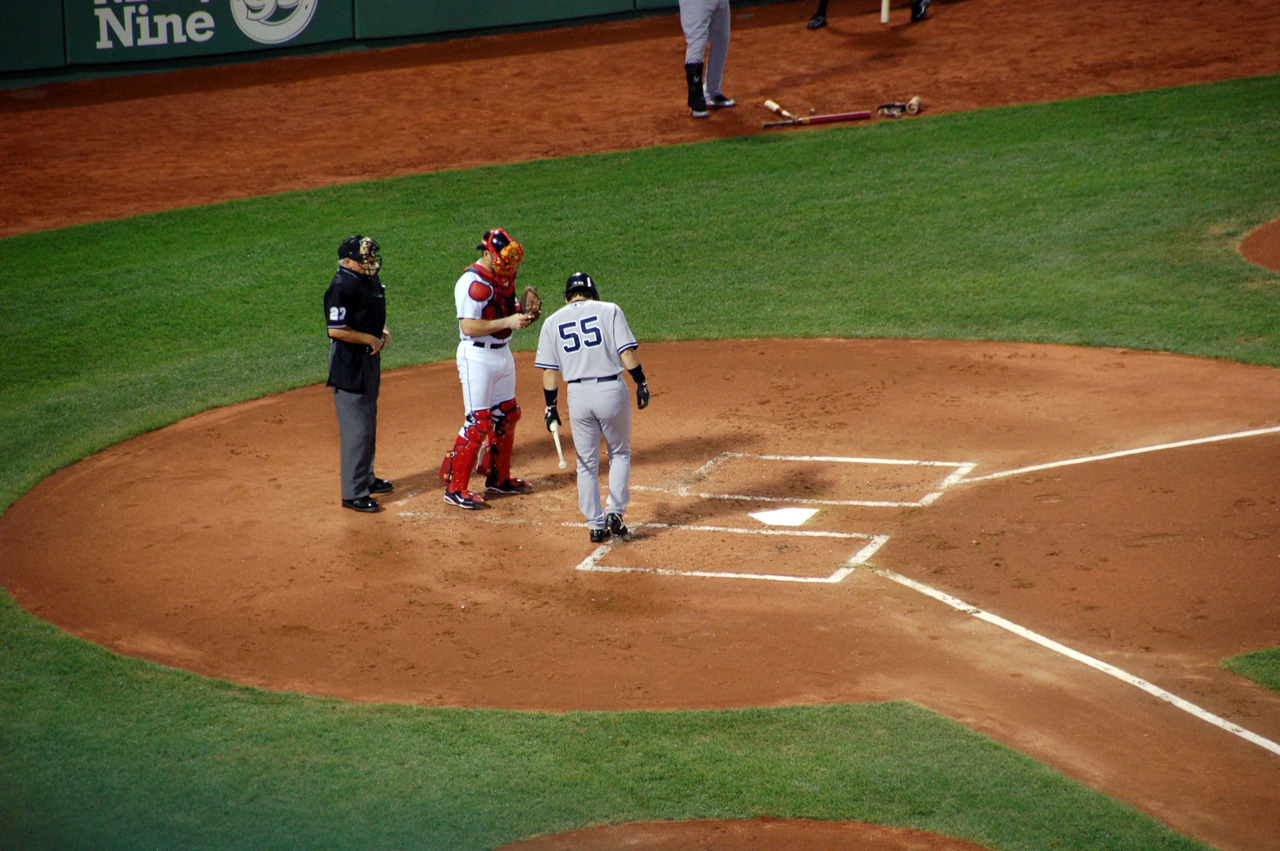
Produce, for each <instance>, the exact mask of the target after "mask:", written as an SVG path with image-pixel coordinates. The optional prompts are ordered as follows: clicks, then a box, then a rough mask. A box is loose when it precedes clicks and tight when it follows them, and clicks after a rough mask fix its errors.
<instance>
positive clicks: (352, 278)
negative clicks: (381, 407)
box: [324, 234, 393, 513]
mask: <svg viewBox="0 0 1280 851" xmlns="http://www.w3.org/2000/svg"><path fill="white" fill-rule="evenodd" d="M380 250H381V249H380V248H379V247H378V243H376V242H374V241H373V240H372V239H370V238H369V237H367V236H360V235H358V234H357V235H356V236H349V237H347V238H346V239H344V240H343V241H342V243H341V244H340V245H339V246H338V271H337V273H336V274H335V275H334V276H333V283H331V284H329V289H328V290H327V291H326V292H325V294H324V312H325V317H326V319H327V321H328V325H329V339H330V343H329V381H328V385H329V386H330V387H332V388H333V405H334V407H335V408H336V409H337V412H338V431H339V433H340V435H341V445H342V505H343V507H345V508H350V509H351V510H352V511H362V512H366V513H371V512H374V511H378V510H379V508H380V507H379V505H378V501H377V500H376V499H374V498H373V494H378V493H390V492H391V490H392V489H393V485H392V484H391V482H389V481H387V480H386V479H379V478H378V477H377V476H375V475H374V474H373V455H374V449H375V448H376V445H377V440H378V390H379V389H380V387H381V384H382V355H381V352H382V350H383V349H385V348H386V347H387V346H388V345H389V344H390V343H391V332H390V331H389V330H387V295H386V292H387V290H386V287H384V286H383V285H382V280H381V279H380V278H379V277H378V270H379V269H381V268H382V255H381V254H380V253H379V252H380Z"/></svg>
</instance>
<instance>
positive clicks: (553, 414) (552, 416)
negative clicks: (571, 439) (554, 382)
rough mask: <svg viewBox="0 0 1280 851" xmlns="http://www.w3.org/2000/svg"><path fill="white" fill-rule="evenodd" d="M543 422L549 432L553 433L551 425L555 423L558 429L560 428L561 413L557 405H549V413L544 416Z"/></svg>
mask: <svg viewBox="0 0 1280 851" xmlns="http://www.w3.org/2000/svg"><path fill="white" fill-rule="evenodd" d="M542 421H543V422H544V423H546V424H547V431H551V424H552V423H555V424H556V427H557V428H558V427H559V426H560V412H559V411H557V410H556V406H555V405H548V406H547V411H546V413H544V414H543V415H542Z"/></svg>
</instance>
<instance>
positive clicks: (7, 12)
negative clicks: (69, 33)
mask: <svg viewBox="0 0 1280 851" xmlns="http://www.w3.org/2000/svg"><path fill="white" fill-rule="evenodd" d="M65 64H66V56H65V55H64V53H63V45H62V6H61V5H59V4H58V3H56V2H43V3H36V2H24V1H23V0H0V74H3V73H5V72H7V71H25V70H37V69H41V68H60V67H62V66H63V65H65Z"/></svg>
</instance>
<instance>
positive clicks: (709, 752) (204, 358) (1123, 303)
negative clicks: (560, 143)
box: [0, 77, 1280, 851]
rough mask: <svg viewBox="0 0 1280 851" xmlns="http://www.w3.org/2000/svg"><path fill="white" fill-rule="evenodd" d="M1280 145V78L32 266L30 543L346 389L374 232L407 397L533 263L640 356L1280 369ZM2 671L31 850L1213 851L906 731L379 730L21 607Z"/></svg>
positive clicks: (23, 373)
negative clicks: (839, 847)
mask: <svg viewBox="0 0 1280 851" xmlns="http://www.w3.org/2000/svg"><path fill="white" fill-rule="evenodd" d="M1239 103H1250V104H1252V107H1251V108H1250V109H1249V110H1241V109H1239V107H1238V104H1239ZM1277 138H1280V77H1263V78H1252V79H1245V80H1240V81H1234V82H1230V83H1224V84H1218V85H1212V86H1199V87H1187V88H1179V89H1171V90H1162V91H1156V92H1149V93H1143V94H1137V95H1125V96H1115V97H1106V98H1094V99H1087V100H1079V101H1070V102H1062V103H1054V104H1044V105H1037V106H1028V107H1018V108H1008V109H998V110H983V111H976V112H971V113H963V114H955V115H943V116H922V117H918V118H912V119H904V120H900V121H896V122H877V123H874V124H868V125H862V126H854V125H849V126H837V127H832V128H829V129H825V130H814V131H806V132H791V131H784V132H779V133H776V134H772V135H760V136H754V137H750V138H744V139H732V140H725V141H718V142H713V143H704V144H698V145H686V146H677V147H670V148H661V149H647V150H641V151H635V152H630V153H625V154H615V155H608V156H589V157H586V156H584V157H573V158H566V159H560V160H549V161H542V162H535V163H529V164H523V165H515V166H504V167H493V168H484V169H474V170H467V171H456V172H444V173H436V174H430V175H424V176H419V177H413V178H405V179H398V180H387V181H376V182H370V183H364V184H359V185H356V186H351V187H343V188H333V189H325V190H319V191H313V192H304V193H293V194H287V195H280V196H273V197H268V198H261V199H255V200H251V201H243V202H234V203H226V204H219V205H214V206H209V207H202V208H198V209H192V210H186V211H179V212H174V213H165V214H157V215H150V216H143V217H138V218H132V219H127V220H121V221H113V222H105V223H101V224H95V225H89V226H83V227H75V228H68V229H64V230H57V231H51V232H46V233H40V234H33V235H26V236H19V237H13V238H9V239H4V240H0V262H2V263H3V268H5V269H6V270H8V271H9V274H8V275H7V276H5V278H4V280H3V281H0V290H2V291H3V297H4V304H5V310H4V311H3V312H2V315H0V332H3V335H4V346H3V349H2V350H0V471H2V472H0V506H5V507H7V506H8V505H9V504H10V503H12V501H13V500H14V499H16V498H17V497H18V496H19V495H20V494H21V493H23V492H25V491H26V490H28V489H29V488H30V487H31V486H33V485H34V484H35V483H36V482H37V481H39V480H40V479H41V478H43V477H44V476H46V475H48V474H49V473H50V472H51V471H52V470H54V469H56V468H58V467H59V466H63V465H65V464H68V463H71V462H73V461H75V460H76V459H78V458H80V457H83V456H84V455H85V454H87V453H89V452H92V451H94V450H97V449H99V448H102V447H104V446H107V445H109V444H111V443H114V442H117V441H119V440H122V439H124V438H127V437H129V436H132V435H134V434H137V433H139V432H142V431H145V430H148V429H152V428H157V427H160V426H163V425H165V424H168V423H170V422H173V421H175V420H176V419H179V418H181V417H183V416H186V415H189V414H191V413H194V412H196V411H199V410H203V409H205V408H208V407H211V406H216V405H222V404H228V403H233V402H237V401H241V400H245V399H249V398H254V397H258V396H261V395H264V394H267V393H270V392H274V391H278V390H282V389H285V388H289V387H294V386H299V385H303V384H309V383H314V382H320V381H323V379H324V355H325V351H326V345H327V344H326V337H325V334H324V330H323V314H322V310H321V296H322V294H323V291H324V288H325V286H326V285H327V283H328V280H329V278H330V277H331V275H332V269H333V266H334V263H335V262H336V255H335V250H336V246H337V244H338V242H339V240H340V239H341V238H342V237H343V236H346V235H348V234H350V233H352V232H355V231H361V232H364V233H367V234H370V235H372V236H374V237H376V238H377V239H378V240H379V242H380V243H381V244H382V246H383V253H384V259H385V267H384V271H385V275H384V279H385V281H386V283H387V284H388V288H389V291H388V296H389V299H390V311H391V314H390V315H391V318H390V324H391V326H392V328H393V330H394V332H395V345H394V346H393V347H392V348H391V349H390V350H389V351H388V357H387V364H388V365H389V366H391V367H396V366H404V365H408V364H413V363H420V362H428V361H435V360H441V359H445V358H448V357H451V355H452V351H453V349H454V346H455V344H456V324H455V321H454V319H453V305H452V295H451V292H452V286H453V282H454V281H455V280H456V278H457V276H458V274H459V273H460V272H461V270H462V268H463V267H464V266H465V265H466V264H467V263H468V262H470V261H471V260H472V259H474V258H475V256H476V253H475V252H474V251H473V250H472V247H473V246H474V245H475V244H476V241H477V240H478V238H479V236H480V234H481V232H482V231H483V230H485V229H486V228H489V227H494V226H499V225H500V226H504V227H506V228H508V229H509V230H510V231H511V232H512V233H513V235H515V237H516V238H517V239H520V240H521V241H523V242H524V243H525V245H526V262H525V265H524V267H523V269H522V272H521V282H522V283H534V284H537V285H538V286H539V287H540V289H542V291H543V293H544V296H545V295H550V296H551V301H554V298H555V296H556V294H557V291H558V289H559V288H560V287H561V286H562V285H563V281H564V278H565V277H566V276H567V275H568V274H569V273H570V272H572V271H575V270H578V269H581V270H585V271H588V272H590V273H591V274H592V275H593V276H594V277H595V278H596V280H597V282H598V283H599V285H600V287H601V290H602V294H603V296H604V297H605V298H607V299H611V300H615V299H616V300H618V301H620V302H622V303H623V304H625V305H626V307H627V312H628V317H629V318H630V319H631V324H632V327H633V329H634V330H635V331H636V333H637V335H638V336H639V337H640V338H641V340H659V339H663V340H676V339H693V338H736V337H768V336H789V337H794V336H841V337H855V336H856V337H866V336H876V337H938V338H957V339H959V338H966V339H994V340H1020V341H1036V342H1049V343H1069V344H1080V345H1091V346H1126V347H1134V348H1142V349H1154V350H1167V351H1175V352H1182V353H1186V354H1192V355H1200V356H1206V357H1215V358H1228V359H1233V360H1238V361H1243V362H1247V363H1256V364H1265V365H1269V366H1280V321H1278V318H1280V313H1278V312H1277V310H1278V308H1280V275H1277V274H1275V273H1272V272H1268V271H1265V270H1261V269H1258V268H1256V267H1253V266H1251V265H1249V264H1248V263H1246V262H1245V261H1244V260H1243V259H1242V258H1241V257H1240V256H1239V254H1238V252H1237V246H1238V243H1239V240H1240V239H1241V238H1242V237H1243V236H1244V235H1245V234H1246V233H1247V232H1248V231H1249V230H1250V229H1252V228H1253V227H1255V226H1257V225H1258V224H1260V223H1262V222H1264V221H1267V220H1269V219H1271V218H1274V217H1276V216H1280V199H1277V197H1276V194H1275V187H1276V186H1280V158H1278V157H1276V156H1275V153H1274V148H1275V140H1276V139H1277ZM520 340H521V342H520V345H523V346H525V347H529V346H531V345H532V344H533V342H534V341H533V339H532V338H530V337H524V338H520ZM751 378H752V376H750V375H744V376H743V383H744V386H745V387H750V384H751ZM650 379H651V380H652V381H655V382H658V383H661V377H660V376H650ZM0 645H2V646H3V654H2V655H0V713H2V715H3V720H2V721H0V848H14V849H16V848H95V849H96V848H113V847H120V848H145V847H164V848H168V847H183V848H230V847H236V848H248V847H252V848H277V847H278V848H383V847H386V848H391V847H395V848H399V847H415V848H429V849H437V848H438V849H457V848H477V849H479V848H489V847H493V846H494V845H496V844H499V843H501V842H505V841H510V840H513V839H516V838H519V837H522V836H527V835H530V834H536V833H546V832H552V831H559V830H564V829H569V828H572V827H578V826H582V825H585V824H589V823H594V822H602V821H627V820H634V819H650V818H695V817H748V816H756V815H780V816H783V815H785V816H797V817H814V818H841V819H843V818H852V819H862V820H868V821H876V822H883V823H887V824H896V825H906V826H913V827H920V828H924V829H928V830H937V831H941V832H944V833H948V834H951V835H954V836H959V837H964V838H968V839H971V840H973V841H976V842H980V843H982V844H985V845H988V846H990V847H991V848H995V849H1002V850H1003V849H1056V848H1061V849H1072V850H1073V851H1086V849H1090V850H1091V849H1096V848H1101V847H1106V848H1108V849H1153V848H1160V849H1174V848H1192V847H1199V846H1197V845H1196V844H1194V843H1191V842H1189V841H1187V840H1185V839H1183V838H1181V837H1177V836H1175V835H1173V834H1170V833H1169V832H1168V831H1166V830H1164V829H1163V828H1161V827H1160V826H1159V825H1156V824H1154V823H1153V822H1151V821H1150V820H1148V819H1146V818H1145V817H1142V816H1140V815H1139V814H1137V813H1135V812H1134V811H1132V810H1131V809H1129V808H1127V807H1124V806H1121V805H1119V804H1117V803H1116V802H1114V801H1111V800H1109V799H1106V798H1104V797H1103V796H1100V795H1097V794H1095V793H1093V792H1091V791H1089V790H1087V789H1084V788H1082V787H1080V786H1079V785H1077V784H1074V783H1072V782H1069V781H1066V780H1064V779H1063V778H1061V777H1060V776H1058V775H1056V774H1054V773H1052V772H1049V771H1047V770H1045V769H1044V768H1042V767H1041V766H1038V765H1036V764H1035V763H1032V762H1030V761H1029V760H1026V759H1024V758H1022V757H1020V756H1018V755H1017V754H1013V753H1011V752H1009V751H1007V750H1006V749H1004V748H1001V747H998V746H996V745H993V744H992V743H991V742H989V741H988V740H986V739H984V738H982V737H980V736H976V735H974V734H972V733H970V732H968V731H966V730H964V729H963V728H961V727H959V726H958V725H956V724H953V723H951V722H949V721H947V720H945V719H941V718H938V717H937V716H934V715H932V714H930V713H928V712H925V711H923V710H920V709H919V708H917V707H914V706H910V705H906V704H899V703H891V704H880V705H869V706H853V707H851V706H836V707H806V708H785V709H770V710H753V711H741V712H725V713H710V712H709V713H619V714H586V713H571V714H567V715H539V714H521V713H503V712H491V711H464V710H439V709H422V708H413V707H388V706H364V705H352V704H344V703H339V702H334V701H327V700H319V699H314V698H308V697H302V696H296V695H280V694H270V693H264V692H257V691H253V690H249V689H244V688H239V687H234V686H229V685H226V684H223V683H218V682H214V681H209V680H203V679H200V678H197V677H194V676H191V675H188V674H185V673H183V672H177V671H171V670H167V669H163V668H159V667H157V666H154V665H149V664H146V663H141V662H137V661H135V660H131V659H125V658H120V657H116V656H113V655H111V654H108V653H106V652H104V651H102V650H100V649H98V648H96V647H93V646H90V645H87V644H85V643H83V642H80V641H77V640H75V639H72V638H69V637H67V636H66V635H64V634H62V633H60V632H59V631H57V630H55V629H53V628H51V627H49V626H47V625H46V624H44V623H42V622H40V621H38V620H37V619H35V618H33V617H31V616H30V615H28V614H26V613H25V612H22V611H21V610H20V609H18V607H17V606H16V605H15V604H14V603H13V601H12V599H11V598H10V597H8V595H0Z"/></svg>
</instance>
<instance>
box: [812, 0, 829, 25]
mask: <svg viewBox="0 0 1280 851" xmlns="http://www.w3.org/2000/svg"><path fill="white" fill-rule="evenodd" d="M826 25H827V0H818V8H817V11H815V12H814V13H813V17H812V18H810V19H809V24H808V26H809V29H811V30H820V29H822V28H823V27H825V26H826Z"/></svg>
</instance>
